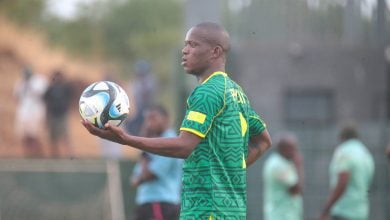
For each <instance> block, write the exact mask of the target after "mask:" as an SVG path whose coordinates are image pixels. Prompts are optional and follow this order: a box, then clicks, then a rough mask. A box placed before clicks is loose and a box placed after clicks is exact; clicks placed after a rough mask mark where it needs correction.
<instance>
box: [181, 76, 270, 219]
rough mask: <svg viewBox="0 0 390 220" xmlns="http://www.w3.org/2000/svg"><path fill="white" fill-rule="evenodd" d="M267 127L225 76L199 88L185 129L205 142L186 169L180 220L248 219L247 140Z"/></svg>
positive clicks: (191, 101) (189, 103) (192, 98)
mask: <svg viewBox="0 0 390 220" xmlns="http://www.w3.org/2000/svg"><path fill="white" fill-rule="evenodd" d="M264 129H265V124H264V122H263V121H262V120H261V119H260V117H259V116H258V115H257V114H256V113H255V112H254V111H253V109H252V108H251V106H250V103H249V100H248V98H247V96H246V95H245V94H244V92H243V91H242V89H241V88H240V86H238V85H237V84H236V83H235V82H234V81H232V80H231V79H230V78H229V77H228V76H227V75H226V74H225V73H223V72H215V73H213V74H212V75H211V76H210V77H209V78H208V79H206V80H205V81H204V82H203V83H202V84H200V85H198V86H197V87H196V88H195V89H194V91H193V92H192V94H191V95H190V97H189V98H188V100H187V111H186V115H185V118H184V120H183V122H182V126H181V128H180V130H183V131H188V132H191V133H193V134H195V135H198V136H200V137H202V138H203V140H202V141H201V142H200V143H199V145H198V146H197V147H196V148H195V149H194V151H193V152H192V153H191V155H190V156H189V157H188V158H187V159H186V160H185V162H184V165H183V170H184V174H183V191H182V204H181V213H180V219H181V220H210V219H213V220H214V219H221V220H227V219H229V220H245V219H246V163H245V158H246V156H247V153H248V149H247V147H248V140H249V137H250V136H252V135H256V134H259V133H261V132H262V131H263V130H264Z"/></svg>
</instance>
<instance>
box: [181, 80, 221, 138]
mask: <svg viewBox="0 0 390 220" xmlns="http://www.w3.org/2000/svg"><path fill="white" fill-rule="evenodd" d="M223 94H224V93H223V92H222V91H220V88H216V89H210V87H206V86H200V87H198V88H196V89H195V90H194V92H193V93H192V94H191V96H190V97H189V98H188V101H187V102H188V103H187V105H188V106H187V111H186V114H185V117H184V119H183V122H182V125H181V127H180V130H181V131H186V132H189V133H192V134H195V135H197V136H199V137H201V138H204V137H205V136H206V134H207V132H208V130H209V128H210V126H211V125H212V123H213V120H214V118H215V117H216V116H217V115H218V114H219V113H220V112H221V110H222V109H223V107H224V97H223Z"/></svg>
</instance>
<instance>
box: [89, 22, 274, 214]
mask: <svg viewBox="0 0 390 220" xmlns="http://www.w3.org/2000/svg"><path fill="white" fill-rule="evenodd" d="M229 49H230V39H229V34H228V33H227V31H226V30H225V29H224V28H223V27H222V26H220V25H219V24H216V23H212V22H203V23H200V24H198V25H195V26H194V27H192V28H191V29H190V30H189V31H188V32H187V34H186V37H185V41H184V48H183V50H182V54H183V56H182V66H183V67H184V70H185V71H186V72H187V73H189V74H191V75H194V76H195V77H196V78H197V80H198V82H199V85H198V86H197V87H196V88H195V89H194V90H193V91H192V93H191V95H190V96H189V97H188V100H187V110H186V114H185V117H184V119H183V122H182V125H181V128H180V133H179V136H177V137H173V138H144V137H137V136H133V135H129V134H126V133H125V132H124V131H123V129H121V128H119V127H115V126H111V125H109V124H106V125H105V127H104V129H99V128H96V127H94V126H93V125H92V124H91V123H89V122H87V121H85V120H83V121H82V124H83V125H84V126H85V128H86V129H87V130H88V131H89V132H90V133H91V134H93V135H96V136H99V137H102V138H105V139H109V140H111V141H114V142H118V143H121V144H124V145H129V146H132V147H135V148H138V149H141V150H143V151H147V152H150V153H154V154H158V155H162V156H169V157H179V158H185V162H184V165H183V180H182V188H183V189H182V196H181V200H182V201H181V210H180V219H181V220H200V219H202V220H213V219H231V220H245V219H246V168H247V167H248V166H249V165H251V164H253V163H254V162H255V161H256V160H257V159H258V158H259V157H260V156H261V155H262V154H263V152H264V151H266V150H267V149H268V148H269V147H270V146H271V138H270V135H269V133H268V131H267V129H266V125H265V123H264V122H263V120H262V119H261V118H260V116H259V115H258V114H257V113H256V112H255V111H254V110H253V109H252V107H251V105H250V102H249V100H248V98H247V96H246V95H245V93H244V91H243V90H242V89H241V87H240V86H239V85H238V84H237V83H235V82H234V81H233V80H231V79H230V78H229V76H228V75H227V74H226V73H225V64H226V55H227V52H228V51H229Z"/></svg>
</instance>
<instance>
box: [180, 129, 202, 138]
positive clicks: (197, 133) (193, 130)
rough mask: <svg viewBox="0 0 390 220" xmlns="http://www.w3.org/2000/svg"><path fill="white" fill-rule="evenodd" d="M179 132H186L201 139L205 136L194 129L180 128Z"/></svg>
mask: <svg viewBox="0 0 390 220" xmlns="http://www.w3.org/2000/svg"><path fill="white" fill-rule="evenodd" d="M180 131H188V132H190V133H193V134H195V135H197V136H199V137H201V138H204V137H206V135H205V134H202V133H200V132H199V131H197V130H195V129H191V128H180Z"/></svg>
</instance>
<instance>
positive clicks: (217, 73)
mask: <svg viewBox="0 0 390 220" xmlns="http://www.w3.org/2000/svg"><path fill="white" fill-rule="evenodd" d="M216 75H223V76H227V74H226V73H224V72H221V71H218V72H214V73H213V74H211V75H210V76H209V77H207V79H205V80H204V81H203V82H202V84H204V83H206V82H207V81H208V80H209V79H211V77H213V76H216Z"/></svg>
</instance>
